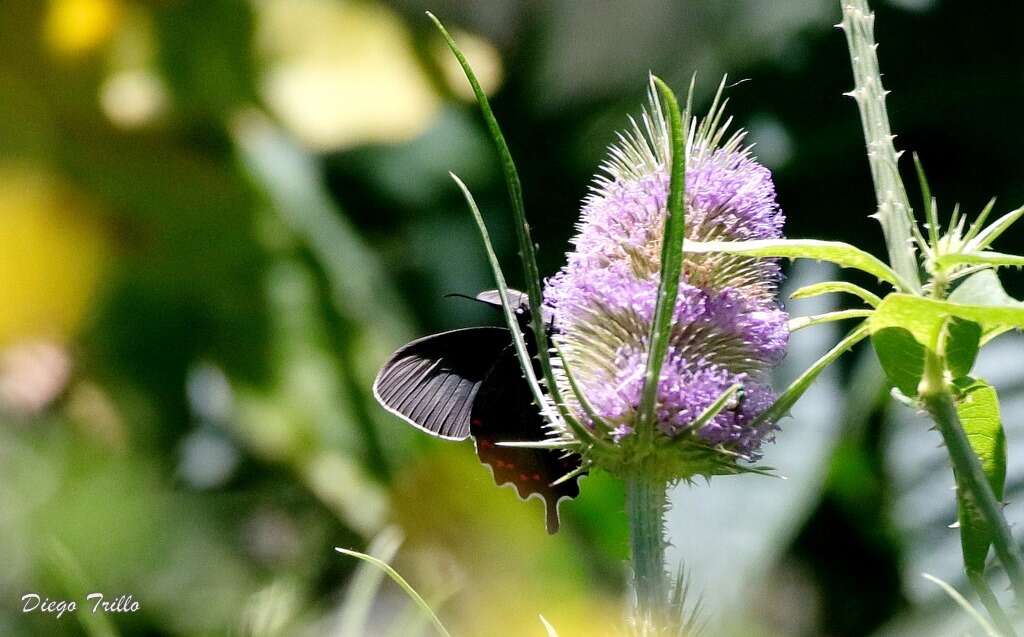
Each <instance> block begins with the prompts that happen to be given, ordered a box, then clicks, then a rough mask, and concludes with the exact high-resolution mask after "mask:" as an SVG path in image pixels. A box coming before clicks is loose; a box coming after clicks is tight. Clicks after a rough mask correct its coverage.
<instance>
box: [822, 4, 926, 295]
mask: <svg viewBox="0 0 1024 637" xmlns="http://www.w3.org/2000/svg"><path fill="white" fill-rule="evenodd" d="M840 6H841V7H842V10H843V21H842V23H841V24H840V25H839V26H840V27H841V28H842V29H843V32H844V33H845V34H846V42H847V44H848V45H849V48H850V62H851V65H852V67H853V79H854V89H853V91H851V92H850V95H851V96H852V97H853V98H854V99H855V100H856V101H857V107H858V109H859V110H860V120H861V125H862V126H863V128H864V141H865V143H866V144H867V150H868V163H869V164H870V166H871V179H872V181H874V184H875V198H876V199H877V201H878V214H877V217H878V221H879V222H880V223H881V224H882V232H883V233H884V235H885V245H886V248H887V250H888V253H889V263H890V264H892V267H893V269H894V270H895V271H896V273H897V274H899V275H900V278H902V279H903V280H905V281H906V282H908V283H909V284H910V285H911V287H912V288H913V289H912V291H913V292H920V290H921V277H920V272H919V270H918V263H917V252H916V250H915V249H914V245H913V243H912V241H911V225H912V224H913V223H914V219H913V211H912V210H911V208H910V202H909V200H908V199H907V190H906V188H905V187H904V185H903V180H902V179H901V178H900V172H899V165H898V164H899V153H897V152H896V148H895V146H893V143H892V140H893V134H892V130H891V129H890V126H889V115H888V113H887V111H886V108H885V95H886V91H885V88H884V87H883V86H882V76H881V73H880V72H879V70H878V55H877V54H876V52H875V49H876V47H877V45H876V44H875V35H874V23H875V16H874V14H872V13H871V9H870V8H869V7H868V3H867V0H840Z"/></svg>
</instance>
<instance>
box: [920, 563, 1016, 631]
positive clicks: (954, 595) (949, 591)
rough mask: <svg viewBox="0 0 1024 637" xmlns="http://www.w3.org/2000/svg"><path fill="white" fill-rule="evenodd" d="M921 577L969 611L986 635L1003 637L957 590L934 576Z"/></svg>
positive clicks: (925, 575) (925, 574)
mask: <svg viewBox="0 0 1024 637" xmlns="http://www.w3.org/2000/svg"><path fill="white" fill-rule="evenodd" d="M921 577H923V578H925V579H926V580H928V581H929V582H932V583H933V584H937V585H938V586H939V588H941V589H942V590H943V591H945V593H946V595H949V597H950V598H951V599H952V600H953V601H954V602H956V603H957V605H958V606H960V608H962V609H964V610H965V611H967V614H968V615H970V616H971V618H972V619H974V621H976V622H977V623H978V625H979V626H981V628H982V630H984V631H985V634H986V635H988V636H989V637H1002V636H1001V635H1000V634H999V632H998V631H997V630H996V629H995V626H993V625H992V624H990V623H989V622H988V620H987V619H985V618H984V617H983V616H982V615H981V613H979V612H978V611H977V609H975V608H974V606H971V603H970V602H968V601H967V600H966V599H964V596H963V595H961V594H960V593H959V592H958V591H957V590H956V589H955V588H953V587H952V586H950V585H949V584H947V583H946V582H944V581H942V580H940V579H939V578H937V577H935V576H934V575H930V574H928V573H921Z"/></svg>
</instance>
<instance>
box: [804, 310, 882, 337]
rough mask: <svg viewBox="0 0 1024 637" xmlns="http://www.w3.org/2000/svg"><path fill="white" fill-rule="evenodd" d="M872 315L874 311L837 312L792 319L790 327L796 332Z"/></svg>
mask: <svg viewBox="0 0 1024 637" xmlns="http://www.w3.org/2000/svg"><path fill="white" fill-rule="evenodd" d="M871 313H872V310H837V311H835V312H825V313H824V314H812V315H810V316H798V317H796V318H795V319H790V321H789V326H788V327H789V331H790V332H795V331H797V330H802V329H803V328H805V327H811V326H812V325H821V324H823V323H834V322H835V321H845V320H848V319H852V318H865V317H868V316H871Z"/></svg>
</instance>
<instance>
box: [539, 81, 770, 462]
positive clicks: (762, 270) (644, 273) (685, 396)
mask: <svg viewBox="0 0 1024 637" xmlns="http://www.w3.org/2000/svg"><path fill="white" fill-rule="evenodd" d="M722 106H723V104H722V103H721V102H720V100H718V99H716V101H715V106H713V107H712V110H711V111H710V112H709V113H708V115H707V117H706V118H705V119H704V120H703V121H701V122H697V121H696V120H694V121H693V122H692V123H691V124H690V126H689V128H688V137H687V143H686V149H687V158H686V173H685V174H686V176H685V186H686V187H685V199H684V210H685V215H686V217H685V219H686V230H685V241H712V240H724V241H737V240H748V239H775V238H780V237H782V226H783V221H784V217H783V214H782V211H781V210H780V208H779V206H778V204H777V203H776V198H775V187H774V184H773V182H772V176H771V173H770V172H769V170H768V169H767V168H765V167H764V166H762V165H761V164H759V163H757V161H756V160H755V159H754V157H753V156H752V155H751V152H750V150H751V149H750V147H749V146H745V145H744V141H743V140H744V133H743V132H742V131H739V132H736V133H732V134H729V135H728V136H727V135H726V130H727V129H728V127H729V123H730V122H729V120H725V121H723V120H722ZM619 137H620V138H619V142H618V143H617V144H616V145H615V146H613V147H612V148H611V151H610V156H609V158H608V160H607V161H606V162H605V163H604V164H603V165H602V172H601V174H600V175H599V176H598V177H597V178H596V179H595V182H594V184H593V186H592V189H591V192H590V194H589V195H588V196H587V198H586V199H585V201H584V203H583V209H582V213H581V216H580V221H579V224H578V232H577V234H576V236H575V237H574V238H573V239H572V245H573V250H572V251H571V252H570V253H569V254H568V260H567V263H566V265H565V266H564V267H563V268H562V269H561V271H559V272H558V273H557V274H556V275H555V276H553V277H552V278H550V279H549V280H548V281H547V282H546V286H545V291H544V297H545V304H546V306H547V309H548V310H549V311H550V313H551V316H552V321H553V327H554V337H553V338H554V341H555V344H556V346H557V350H558V352H559V353H560V355H561V357H560V358H559V357H556V364H557V365H558V369H557V370H556V372H557V374H556V376H557V379H558V383H559V385H560V386H562V387H561V389H562V391H561V393H562V394H563V395H564V396H566V397H567V398H566V399H565V401H566V406H567V408H568V409H569V410H570V411H571V412H572V413H573V414H574V415H575V417H576V418H577V419H578V420H579V421H580V422H582V423H584V424H585V426H587V427H588V428H590V430H591V431H592V432H593V434H594V435H595V436H596V437H598V438H599V439H604V440H605V441H607V442H611V443H613V444H611V445H607V444H601V445H590V446H589V447H588V446H587V445H586V444H585V441H577V442H578V443H579V444H580V445H582V446H583V447H584V452H583V453H584V456H586V457H587V458H588V459H589V460H590V462H591V463H593V464H594V465H595V466H599V467H602V468H604V469H607V470H610V471H612V472H613V473H617V474H628V473H630V472H634V471H643V472H645V474H646V475H650V477H652V478H659V479H668V480H673V479H688V478H691V477H693V476H696V475H705V476H709V475H714V474H719V473H736V472H739V471H743V470H745V469H744V467H745V466H746V465H745V464H741V463H739V462H738V461H740V460H746V461H753V460H756V459H757V458H759V456H760V454H759V449H760V448H761V446H762V444H763V443H765V442H768V441H770V440H771V438H772V436H773V435H774V431H775V429H776V425H775V423H773V422H761V421H759V419H758V417H759V416H760V415H761V414H762V413H763V412H764V411H765V410H766V409H767V408H768V407H769V406H770V405H771V404H772V402H773V400H774V398H775V395H774V393H773V391H772V389H771V388H770V386H769V385H768V382H767V374H768V372H769V370H770V368H771V367H772V366H774V365H776V364H777V363H778V362H779V361H780V360H781V359H782V357H783V355H784V352H785V348H786V345H787V341H788V335H789V332H788V328H787V321H788V318H789V317H788V315H787V314H786V313H785V312H784V311H783V309H782V308H781V307H780V305H779V303H778V301H777V289H778V284H779V280H780V269H779V265H778V264H777V263H776V262H774V261H772V260H765V259H760V260H756V259H753V258H749V257H742V256H735V255H726V254H722V253H706V254H693V253H687V254H685V257H684V261H683V271H682V275H681V280H680V287H679V293H678V296H677V298H676V303H675V308H674V312H673V316H672V327H671V331H670V338H669V347H668V353H667V355H666V357H665V359H664V364H663V366H662V369H661V374H660V379H659V380H658V385H657V392H656V395H657V398H656V406H655V414H654V427H655V433H654V435H653V436H646V437H645V436H639V435H637V434H638V432H637V427H638V426H640V425H639V422H638V412H639V408H640V401H641V394H642V392H643V387H644V378H645V369H646V363H647V358H648V352H649V344H650V343H649V340H650V333H651V324H652V321H653V318H654V313H655V307H656V304H657V298H658V289H659V281H660V276H661V274H660V273H661V263H660V259H661V247H662V246H661V244H662V236H663V234H664V228H665V216H666V208H667V199H668V196H669V189H670V177H669V170H668V167H669V164H670V158H671V157H670V155H671V142H670V138H669V126H668V124H667V122H666V118H665V115H664V113H663V112H662V108H661V105H660V102H659V100H658V98H657V95H656V94H655V92H654V89H653V88H652V90H651V95H650V103H649V105H648V107H647V109H646V110H645V112H644V113H643V116H642V118H641V121H640V123H638V122H636V121H635V120H633V121H632V128H631V130H630V131H629V132H628V133H625V134H622V135H620V136H619ZM684 244H685V242H684ZM572 384H575V389H576V390H577V391H578V392H579V395H581V396H582V397H583V398H582V399H581V398H579V397H577V394H576V393H575V392H574V391H572V387H571V385H572ZM723 398H724V400H723ZM581 400H585V401H586V403H587V404H582V403H581ZM713 406H716V407H720V408H721V409H720V410H719V411H717V413H715V411H714V409H711V408H712V407H713ZM709 416H710V417H709ZM564 435H565V436H566V437H567V438H570V437H572V435H573V434H572V432H570V431H566V432H565V434H564Z"/></svg>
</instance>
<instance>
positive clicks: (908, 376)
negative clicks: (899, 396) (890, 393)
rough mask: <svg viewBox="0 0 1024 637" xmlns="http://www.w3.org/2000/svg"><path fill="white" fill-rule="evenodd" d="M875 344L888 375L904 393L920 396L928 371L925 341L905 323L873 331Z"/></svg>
mask: <svg viewBox="0 0 1024 637" xmlns="http://www.w3.org/2000/svg"><path fill="white" fill-rule="evenodd" d="M871 345H872V346H874V348H875V354H877V355H878V362H879V363H880V364H881V366H882V370H883V371H884V372H885V376H886V378H888V379H889V382H890V383H891V384H892V386H893V387H895V388H896V389H898V390H900V391H901V392H903V395H904V396H916V395H917V387H918V385H920V384H921V376H922V375H923V374H924V354H925V352H924V345H921V344H920V343H918V342H917V339H915V338H914V335H913V334H911V333H910V332H909V331H907V330H905V329H903V328H902V327H887V328H884V329H881V330H878V331H877V332H875V333H874V334H872V335H871Z"/></svg>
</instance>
